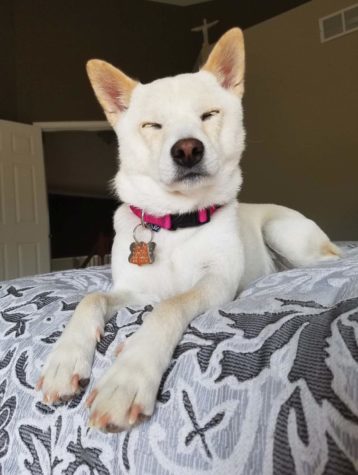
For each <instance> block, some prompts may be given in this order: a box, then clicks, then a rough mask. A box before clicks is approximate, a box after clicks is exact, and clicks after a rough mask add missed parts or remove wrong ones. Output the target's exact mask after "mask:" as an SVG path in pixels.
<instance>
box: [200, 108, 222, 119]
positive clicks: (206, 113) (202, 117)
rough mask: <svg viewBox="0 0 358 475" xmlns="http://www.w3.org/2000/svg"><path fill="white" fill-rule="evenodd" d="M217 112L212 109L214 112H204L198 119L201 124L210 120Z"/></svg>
mask: <svg viewBox="0 0 358 475" xmlns="http://www.w3.org/2000/svg"><path fill="white" fill-rule="evenodd" d="M219 112H220V111H219V110H217V109H214V110H212V111H208V112H204V114H201V116H200V118H201V120H202V121H203V122H205V121H206V120H209V119H211V117H214V115H218V114H219Z"/></svg>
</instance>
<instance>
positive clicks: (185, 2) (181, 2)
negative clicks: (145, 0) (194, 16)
mask: <svg viewBox="0 0 358 475" xmlns="http://www.w3.org/2000/svg"><path fill="white" fill-rule="evenodd" d="M149 1H150V2H157V3H167V4H169V5H176V6H177V7H190V6H191V5H196V4H198V3H206V2H212V1H213V0H149Z"/></svg>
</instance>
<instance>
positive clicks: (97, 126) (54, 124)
mask: <svg viewBox="0 0 358 475" xmlns="http://www.w3.org/2000/svg"><path fill="white" fill-rule="evenodd" d="M33 125H36V126H37V127H39V128H40V129H41V131H42V132H66V131H79V132H100V131H102V130H112V127H111V126H110V125H109V123H108V122H107V121H106V120H82V121H51V122H33Z"/></svg>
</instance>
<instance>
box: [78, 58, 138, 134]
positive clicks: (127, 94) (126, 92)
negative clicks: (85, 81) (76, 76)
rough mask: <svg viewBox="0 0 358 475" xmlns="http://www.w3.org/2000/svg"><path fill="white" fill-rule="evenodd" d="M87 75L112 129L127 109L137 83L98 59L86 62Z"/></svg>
mask: <svg viewBox="0 0 358 475" xmlns="http://www.w3.org/2000/svg"><path fill="white" fill-rule="evenodd" d="M87 74H88V77H89V80H90V82H91V84H92V87H93V90H94V92H95V94H96V97H97V99H98V101H99V103H100V104H101V106H102V107H103V110H104V113H105V114H106V117H107V119H108V122H109V123H110V124H111V125H112V127H114V126H115V125H116V123H117V121H118V118H119V116H120V114H121V113H122V112H123V111H125V110H126V109H128V106H129V101H130V98H131V95H132V92H133V89H134V88H135V87H136V86H137V84H138V82H137V81H134V80H133V79H131V78H130V77H129V76H127V75H126V74H124V73H123V72H122V71H120V70H119V69H117V68H115V67H114V66H112V65H111V64H109V63H106V61H102V60H100V59H91V60H90V61H88V62H87Z"/></svg>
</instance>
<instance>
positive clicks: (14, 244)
mask: <svg viewBox="0 0 358 475" xmlns="http://www.w3.org/2000/svg"><path fill="white" fill-rule="evenodd" d="M49 270H50V247H49V217H48V207H47V193H46V179H45V167H44V159H43V150H42V137H41V129H40V128H39V127H35V126H32V125H25V124H19V123H17V122H8V121H5V120H0V281H1V280H7V279H13V278H15V277H21V276H25V275H33V274H39V273H43V272H49Z"/></svg>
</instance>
